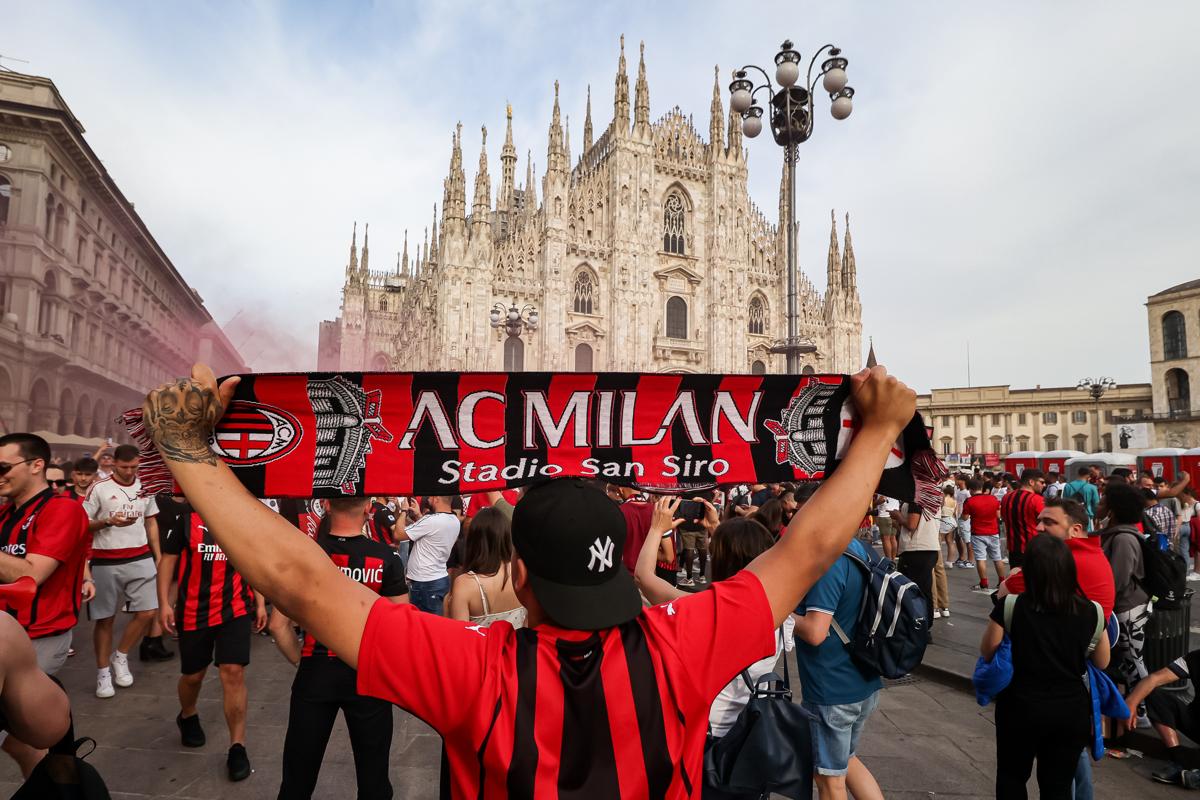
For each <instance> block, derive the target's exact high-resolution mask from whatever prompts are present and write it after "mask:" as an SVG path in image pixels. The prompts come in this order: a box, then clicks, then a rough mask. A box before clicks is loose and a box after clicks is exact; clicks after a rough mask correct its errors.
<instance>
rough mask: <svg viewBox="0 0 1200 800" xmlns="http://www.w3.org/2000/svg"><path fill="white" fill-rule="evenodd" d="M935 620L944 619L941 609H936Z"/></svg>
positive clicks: (934, 611) (934, 612)
mask: <svg viewBox="0 0 1200 800" xmlns="http://www.w3.org/2000/svg"><path fill="white" fill-rule="evenodd" d="M933 618H934V619H941V618H942V612H941V610H939V609H936V608H935V609H934V610H933Z"/></svg>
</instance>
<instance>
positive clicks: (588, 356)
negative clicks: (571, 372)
mask: <svg viewBox="0 0 1200 800" xmlns="http://www.w3.org/2000/svg"><path fill="white" fill-rule="evenodd" d="M575 371H576V372H591V371H592V347H591V345H589V344H584V343H582V342H581V343H579V344H578V345H576V346H575Z"/></svg>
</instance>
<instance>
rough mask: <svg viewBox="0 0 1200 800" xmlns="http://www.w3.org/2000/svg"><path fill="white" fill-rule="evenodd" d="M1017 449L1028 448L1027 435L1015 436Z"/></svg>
mask: <svg viewBox="0 0 1200 800" xmlns="http://www.w3.org/2000/svg"><path fill="white" fill-rule="evenodd" d="M1017 449H1018V450H1028V449H1029V437H1028V436H1018V437H1017Z"/></svg>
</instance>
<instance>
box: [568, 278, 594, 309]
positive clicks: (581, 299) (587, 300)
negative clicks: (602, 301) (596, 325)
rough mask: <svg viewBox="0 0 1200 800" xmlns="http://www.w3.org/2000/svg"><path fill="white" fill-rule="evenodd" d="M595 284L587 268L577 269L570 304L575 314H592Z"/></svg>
mask: <svg viewBox="0 0 1200 800" xmlns="http://www.w3.org/2000/svg"><path fill="white" fill-rule="evenodd" d="M595 296H596V284H595V283H594V282H593V281H592V276H591V275H590V274H589V273H588V272H587V270H582V269H581V270H579V273H578V274H577V275H576V276H575V298H574V302H573V304H572V308H574V310H575V313H576V314H593V313H595V312H594V311H593V309H594V308H595V304H594V300H595Z"/></svg>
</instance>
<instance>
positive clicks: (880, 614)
mask: <svg viewBox="0 0 1200 800" xmlns="http://www.w3.org/2000/svg"><path fill="white" fill-rule="evenodd" d="M867 553H868V555H867V558H866V559H865V560H864V559H863V558H862V557H861V556H860V555H859V554H858V553H855V552H853V551H851V550H847V551H846V553H845V555H846V556H847V557H849V559H850V560H851V561H852V562H854V563H855V564H857V565H858V568H859V569H861V570H862V571H863V574H864V577H865V578H866V586H865V587H864V589H863V601H862V607H861V608H860V609H859V612H858V621H857V623H856V625H855V629H854V639H853V640H851V639H850V637H848V636H847V635H846V632H845V631H843V630H842V628H841V626H840V625H838V624H837V620H833V621H832V622H831V623H830V627H831V628H833V632H834V633H835V634H837V637H838V638H839V639H841V640H842V644H843V645H845V647H846V649H847V650H849V651H850V658H851V660H852V661H854V663H855V665H856V666H857V667H858V669H859V671H860V672H862V673H863V675H865V676H867V677H875V676H877V675H878V676H882V677H884V678H890V679H896V678H903V677H904V676H905V675H907V674H909V673H910V672H912V671H913V669H915V668H916V666H917V665H918V664H920V663H921V659H922V658H924V656H925V646H926V645H927V644H929V622H930V618H929V600H928V599H927V598H926V597H925V595H924V594H923V593H922V592H921V590H920V589H919V588H918V587H917V585H916V584H915V583H913V582H912V581H910V580H909V579H908V578H906V577H905V576H904V575H901V574H900V573H899V572H897V571H896V564H895V562H894V561H892V560H891V559H890V558H884V557H883V556H881V555H879V554H877V553H876V552H875V551H874V550H868V551H867Z"/></svg>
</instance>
